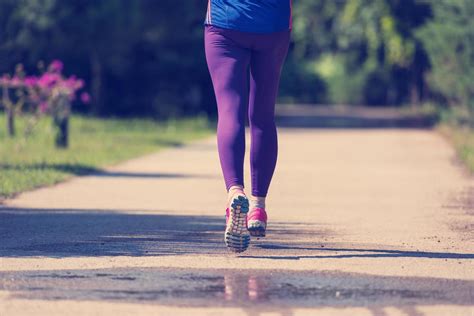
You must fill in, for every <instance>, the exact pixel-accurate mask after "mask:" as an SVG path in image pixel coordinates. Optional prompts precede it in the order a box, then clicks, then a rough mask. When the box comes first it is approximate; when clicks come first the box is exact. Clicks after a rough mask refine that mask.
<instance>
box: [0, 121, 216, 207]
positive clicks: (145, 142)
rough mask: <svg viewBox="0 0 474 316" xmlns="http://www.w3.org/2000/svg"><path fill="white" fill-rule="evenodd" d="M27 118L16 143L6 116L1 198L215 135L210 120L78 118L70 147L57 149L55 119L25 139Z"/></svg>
mask: <svg viewBox="0 0 474 316" xmlns="http://www.w3.org/2000/svg"><path fill="white" fill-rule="evenodd" d="M26 119H27V118H25V117H22V118H18V119H17V121H16V125H17V136H16V137H15V138H10V137H8V136H7V134H6V118H5V115H4V114H3V113H0V199H1V198H7V197H12V196H14V195H15V194H16V193H19V192H23V191H26V190H31V189H34V188H37V187H40V186H45V185H51V184H54V183H57V182H60V181H63V180H65V179H67V178H70V177H71V176H75V175H83V174H87V173H91V172H95V171H99V170H100V169H101V168H103V167H105V166H109V165H113V164H116V163H118V162H121V161H124V160H127V159H130V158H133V157H137V156H140V155H144V154H148V153H152V152H155V151H157V150H159V149H162V148H166V147H170V146H180V145H182V144H184V143H186V142H189V141H192V140H195V139H199V138H202V137H206V136H210V135H211V134H212V133H213V129H212V128H211V124H210V123H209V122H208V121H207V119H206V118H204V117H196V118H190V119H175V120H174V119H173V120H168V121H166V122H158V121H153V120H147V119H126V120H124V119H97V118H88V117H83V116H73V117H72V118H71V122H70V146H69V148H68V149H57V148H55V146H54V130H53V128H52V123H51V120H50V119H49V118H44V119H42V120H41V121H40V122H39V123H38V125H37V126H36V128H35V129H34V132H33V134H32V135H31V136H29V137H28V138H25V137H24V136H23V130H24V126H25V121H26Z"/></svg>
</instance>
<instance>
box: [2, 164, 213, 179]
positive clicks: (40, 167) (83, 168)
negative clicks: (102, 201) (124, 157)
mask: <svg viewBox="0 0 474 316" xmlns="http://www.w3.org/2000/svg"><path fill="white" fill-rule="evenodd" d="M2 169H3V170H22V171H25V172H27V171H28V170H36V171H47V170H54V171H60V172H64V173H68V174H71V175H76V176H83V175H90V176H95V177H117V178H214V177H216V176H211V175H209V176H206V175H191V174H182V173H168V172H166V173H164V172H163V173H161V172H160V173H153V172H146V173H145V172H119V171H107V170H102V169H100V168H96V167H92V166H89V165H84V164H74V163H37V164H26V165H25V164H22V165H14V164H0V170H2Z"/></svg>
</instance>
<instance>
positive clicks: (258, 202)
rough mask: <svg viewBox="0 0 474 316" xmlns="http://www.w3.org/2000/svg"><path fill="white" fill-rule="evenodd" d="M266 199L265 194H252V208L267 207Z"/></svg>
mask: <svg viewBox="0 0 474 316" xmlns="http://www.w3.org/2000/svg"><path fill="white" fill-rule="evenodd" d="M265 199H266V197H264V196H253V195H252V196H251V197H250V205H251V208H257V207H259V208H265Z"/></svg>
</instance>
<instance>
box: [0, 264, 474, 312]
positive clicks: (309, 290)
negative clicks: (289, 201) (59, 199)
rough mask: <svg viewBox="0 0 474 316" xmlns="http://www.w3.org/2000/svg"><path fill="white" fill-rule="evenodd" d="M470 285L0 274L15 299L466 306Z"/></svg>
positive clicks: (285, 276)
mask: <svg viewBox="0 0 474 316" xmlns="http://www.w3.org/2000/svg"><path fill="white" fill-rule="evenodd" d="M473 289H474V281H463V280H450V279H438V278H418V277H383V276H372V275H365V274H350V273H337V272H289V271H267V270H264V271H235V270H194V269H165V268H132V269H124V268H120V269H100V270H64V271H41V272H38V271H27V272H1V273H0V290H2V291H8V292H10V293H11V295H12V297H15V298H23V299H41V300H97V301H99V300H100V301H102V300H106V301H121V302H132V303H140V302H146V303H156V304H161V305H173V306H176V305H178V306H233V307H235V306H245V308H260V309H268V308H275V307H280V308H286V307H287V308H292V307H325V306H331V307H383V306H415V305H430V304H451V305H466V306H469V305H470V304H472V302H474V291H473Z"/></svg>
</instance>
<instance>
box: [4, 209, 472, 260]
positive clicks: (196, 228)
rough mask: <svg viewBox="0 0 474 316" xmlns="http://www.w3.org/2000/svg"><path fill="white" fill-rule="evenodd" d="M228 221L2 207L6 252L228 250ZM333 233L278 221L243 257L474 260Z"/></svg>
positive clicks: (68, 254)
mask: <svg viewBox="0 0 474 316" xmlns="http://www.w3.org/2000/svg"><path fill="white" fill-rule="evenodd" d="M224 222H225V220H224V216H186V215H163V214H146V213H143V212H141V213H139V214H134V213H124V212H115V211H104V210H96V211H94V210H80V209H64V210H48V209H26V208H11V207H0V240H1V241H2V243H1V244H0V257H31V256H47V257H55V258H56V257H57V258H61V257H82V256H88V257H99V256H160V255H186V254H206V255H213V254H220V255H225V254H227V253H228V252H227V249H226V248H225V246H224V243H223V231H224ZM330 234H332V232H331V231H328V230H327V229H326V228H325V227H323V226H321V225H317V224H304V223H273V225H272V229H271V230H270V231H269V236H268V237H267V238H266V239H265V240H259V241H255V242H254V243H253V244H252V246H251V247H252V248H251V249H250V251H249V252H247V253H244V254H242V255H241V256H240V257H241V258H258V259H271V260H299V259H321V258H335V259H341V258H393V257H404V258H426V259H457V260H459V259H474V254H467V253H449V252H426V251H405V250H396V249H395V250H394V249H393V248H392V249H390V248H391V247H387V246H384V245H380V246H378V245H377V249H373V247H374V246H373V245H372V247H367V248H365V247H363V246H360V245H359V247H357V246H354V247H346V246H342V247H341V245H337V244H333V245H326V247H317V246H315V243H316V241H318V240H323V239H324V238H325V237H327V236H329V235H330ZM313 241H314V242H313ZM387 248H388V249H387Z"/></svg>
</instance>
